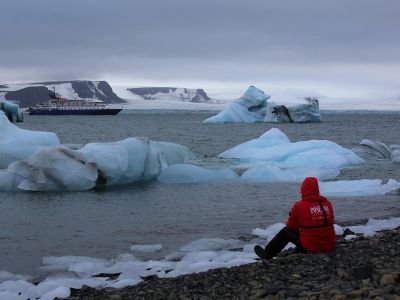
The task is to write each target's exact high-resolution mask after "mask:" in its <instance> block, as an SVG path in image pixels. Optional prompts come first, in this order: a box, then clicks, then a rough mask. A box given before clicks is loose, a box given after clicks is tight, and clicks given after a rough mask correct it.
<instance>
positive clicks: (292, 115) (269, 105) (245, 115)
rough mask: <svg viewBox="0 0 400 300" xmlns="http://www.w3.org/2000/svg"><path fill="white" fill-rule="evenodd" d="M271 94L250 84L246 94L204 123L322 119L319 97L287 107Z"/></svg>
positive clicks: (314, 120) (279, 121)
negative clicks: (278, 102) (273, 100)
mask: <svg viewBox="0 0 400 300" xmlns="http://www.w3.org/2000/svg"><path fill="white" fill-rule="evenodd" d="M270 98H271V96H269V95H267V94H265V93H264V92H263V91H262V90H260V89H258V88H256V87H254V86H250V87H249V88H248V89H247V90H246V92H245V93H244V95H243V96H242V97H240V98H239V99H237V100H235V101H233V102H232V103H231V104H230V105H229V106H228V107H227V108H226V109H224V110H223V111H221V112H219V113H218V114H217V115H215V116H213V117H211V118H208V119H206V120H204V121H203V123H235V122H244V123H255V122H270V123H293V122H294V123H319V122H321V121H322V118H321V114H320V112H319V101H318V99H317V98H310V97H307V98H305V100H306V101H307V102H308V103H307V104H298V105H293V106H289V107H286V106H285V105H276V104H275V103H274V102H269V101H268V100H269V99H270Z"/></svg>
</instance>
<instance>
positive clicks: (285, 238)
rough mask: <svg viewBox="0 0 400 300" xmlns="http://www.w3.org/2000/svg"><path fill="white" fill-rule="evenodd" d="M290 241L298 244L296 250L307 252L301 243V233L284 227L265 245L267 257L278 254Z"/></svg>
mask: <svg viewBox="0 0 400 300" xmlns="http://www.w3.org/2000/svg"><path fill="white" fill-rule="evenodd" d="M289 242H290V243H293V244H295V245H296V251H299V252H303V253H305V252H307V251H306V250H305V249H304V248H303V246H302V245H301V243H300V233H299V232H298V231H292V230H289V229H288V228H287V227H283V228H282V229H281V231H279V232H278V233H277V235H276V236H275V237H274V238H273V239H272V240H271V241H270V242H269V243H268V244H267V246H265V253H266V255H267V259H271V258H273V257H275V256H277V255H278V253H280V252H281V251H282V250H283V248H285V246H286V245H287V244H288V243H289Z"/></svg>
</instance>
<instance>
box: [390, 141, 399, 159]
mask: <svg viewBox="0 0 400 300" xmlns="http://www.w3.org/2000/svg"><path fill="white" fill-rule="evenodd" d="M390 151H391V154H390V158H391V159H392V161H393V162H396V163H400V145H392V146H390Z"/></svg>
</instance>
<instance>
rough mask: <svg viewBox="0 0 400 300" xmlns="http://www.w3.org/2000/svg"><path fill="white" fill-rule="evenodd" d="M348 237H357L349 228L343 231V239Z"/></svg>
mask: <svg viewBox="0 0 400 300" xmlns="http://www.w3.org/2000/svg"><path fill="white" fill-rule="evenodd" d="M346 235H355V233H354V232H353V231H351V230H350V229H349V228H346V229H345V230H344V231H343V235H342V237H345V236H346Z"/></svg>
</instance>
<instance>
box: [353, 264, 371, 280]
mask: <svg viewBox="0 0 400 300" xmlns="http://www.w3.org/2000/svg"><path fill="white" fill-rule="evenodd" d="M372 271H373V268H372V266H371V265H369V264H360V265H358V266H355V267H353V268H352V269H351V276H352V277H353V278H354V279H356V280H360V279H367V278H369V277H371V276H372Z"/></svg>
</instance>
